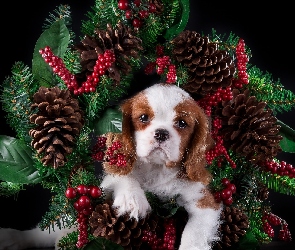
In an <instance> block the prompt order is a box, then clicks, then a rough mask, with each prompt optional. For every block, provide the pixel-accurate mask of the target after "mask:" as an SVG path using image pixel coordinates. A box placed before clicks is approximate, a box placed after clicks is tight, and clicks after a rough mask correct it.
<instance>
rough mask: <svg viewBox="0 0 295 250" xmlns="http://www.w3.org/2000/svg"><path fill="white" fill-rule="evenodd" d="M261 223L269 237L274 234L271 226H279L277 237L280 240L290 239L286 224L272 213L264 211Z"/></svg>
mask: <svg viewBox="0 0 295 250" xmlns="http://www.w3.org/2000/svg"><path fill="white" fill-rule="evenodd" d="M262 223H263V230H264V232H265V233H266V234H267V235H268V236H269V237H271V238H274V236H275V231H274V229H273V226H280V227H281V229H280V230H279V234H278V239H279V240H282V241H291V240H292V237H291V233H290V231H289V229H288V224H287V223H286V221H284V220H282V219H281V218H279V217H278V216H276V215H274V214H272V213H265V214H264V215H263V216H262Z"/></svg>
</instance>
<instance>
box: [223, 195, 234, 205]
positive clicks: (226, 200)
mask: <svg viewBox="0 0 295 250" xmlns="http://www.w3.org/2000/svg"><path fill="white" fill-rule="evenodd" d="M223 203H224V204H225V205H227V206H230V205H231V204H232V203H233V197H231V196H230V197H229V198H227V199H225V200H223Z"/></svg>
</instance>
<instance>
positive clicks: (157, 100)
mask: <svg viewBox="0 0 295 250" xmlns="http://www.w3.org/2000/svg"><path fill="white" fill-rule="evenodd" d="M144 93H145V95H146V97H147V99H148V102H149V105H150V106H151V107H152V109H153V111H154V112H155V115H157V114H158V115H160V116H169V115H172V116H173V117H174V115H175V112H172V111H173V110H174V108H175V107H176V106H177V105H178V104H179V103H181V102H183V101H184V100H185V99H187V98H191V97H190V95H189V94H188V93H187V92H185V91H184V90H182V89H181V88H179V87H177V86H175V85H162V84H155V85H153V86H151V87H149V88H147V89H146V90H145V91H144ZM171 113H172V114H171ZM172 119H173V118H172Z"/></svg>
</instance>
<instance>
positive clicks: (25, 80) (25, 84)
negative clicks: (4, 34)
mask: <svg viewBox="0 0 295 250" xmlns="http://www.w3.org/2000/svg"><path fill="white" fill-rule="evenodd" d="M2 88H3V91H2V94H1V101H2V109H3V110H4V111H6V112H7V115H6V118H7V122H8V123H9V125H10V127H11V128H12V129H14V130H15V131H16V134H17V137H18V138H19V139H22V140H24V141H26V142H30V140H31V138H30V137H29V133H28V132H29V130H30V129H31V128H32V127H33V124H31V123H30V121H29V116H30V115H31V114H32V110H31V108H30V106H31V98H32V96H33V94H34V93H35V92H36V91H37V88H38V86H37V84H36V82H35V81H34V79H33V75H32V73H31V70H30V68H29V67H27V66H26V65H24V64H23V63H22V62H16V63H15V64H14V65H13V67H12V76H11V77H7V78H6V79H5V80H4V82H3V85H2Z"/></svg>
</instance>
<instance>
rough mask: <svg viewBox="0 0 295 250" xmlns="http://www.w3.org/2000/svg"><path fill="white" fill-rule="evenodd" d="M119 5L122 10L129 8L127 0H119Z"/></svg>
mask: <svg viewBox="0 0 295 250" xmlns="http://www.w3.org/2000/svg"><path fill="white" fill-rule="evenodd" d="M118 7H119V9H120V10H127V9H128V8H129V6H128V1H127V0H120V1H119V2H118Z"/></svg>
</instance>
